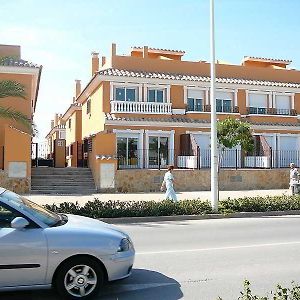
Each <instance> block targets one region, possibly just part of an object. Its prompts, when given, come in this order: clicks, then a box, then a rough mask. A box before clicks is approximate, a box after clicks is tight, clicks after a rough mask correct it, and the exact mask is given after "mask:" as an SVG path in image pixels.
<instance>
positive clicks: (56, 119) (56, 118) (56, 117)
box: [54, 114, 58, 126]
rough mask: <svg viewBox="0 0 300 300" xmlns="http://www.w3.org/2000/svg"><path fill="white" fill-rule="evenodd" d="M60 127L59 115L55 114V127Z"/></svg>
mask: <svg viewBox="0 0 300 300" xmlns="http://www.w3.org/2000/svg"><path fill="white" fill-rule="evenodd" d="M57 125H58V114H55V116H54V126H57Z"/></svg>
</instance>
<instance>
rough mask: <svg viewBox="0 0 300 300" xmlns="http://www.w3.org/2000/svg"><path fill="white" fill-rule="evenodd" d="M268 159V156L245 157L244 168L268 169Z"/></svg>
mask: <svg viewBox="0 0 300 300" xmlns="http://www.w3.org/2000/svg"><path fill="white" fill-rule="evenodd" d="M270 167H271V165H270V158H269V157H268V156H246V157H245V168H270Z"/></svg>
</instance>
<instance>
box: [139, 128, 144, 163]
mask: <svg viewBox="0 0 300 300" xmlns="http://www.w3.org/2000/svg"><path fill="white" fill-rule="evenodd" d="M139 167H140V168H141V169H142V168H143V167H144V130H143V129H141V130H140V134H139Z"/></svg>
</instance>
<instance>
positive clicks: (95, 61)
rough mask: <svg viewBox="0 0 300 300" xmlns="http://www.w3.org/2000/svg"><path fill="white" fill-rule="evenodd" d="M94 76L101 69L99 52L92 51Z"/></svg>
mask: <svg viewBox="0 0 300 300" xmlns="http://www.w3.org/2000/svg"><path fill="white" fill-rule="evenodd" d="M91 54H92V76H94V74H95V73H97V72H98V71H99V53H98V52H92V53H91Z"/></svg>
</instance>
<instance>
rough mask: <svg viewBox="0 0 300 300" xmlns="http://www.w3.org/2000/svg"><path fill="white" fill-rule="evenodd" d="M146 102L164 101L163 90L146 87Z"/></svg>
mask: <svg viewBox="0 0 300 300" xmlns="http://www.w3.org/2000/svg"><path fill="white" fill-rule="evenodd" d="M148 102H158V103H164V102H165V90H164V89H156V88H149V89H148Z"/></svg>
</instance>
